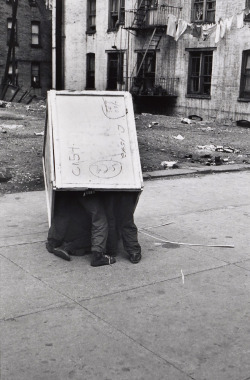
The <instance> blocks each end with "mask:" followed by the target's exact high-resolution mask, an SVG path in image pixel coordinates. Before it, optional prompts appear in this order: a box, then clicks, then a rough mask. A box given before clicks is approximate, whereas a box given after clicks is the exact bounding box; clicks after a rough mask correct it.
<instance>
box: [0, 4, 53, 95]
mask: <svg viewBox="0 0 250 380" xmlns="http://www.w3.org/2000/svg"><path fill="white" fill-rule="evenodd" d="M0 15H1V16H0V17H1V23H0V51H1V56H0V78H1V79H2V77H3V74H4V69H5V63H6V58H7V52H8V46H7V18H9V17H10V18H11V17H12V6H11V4H8V3H6V2H5V0H2V1H1V3H0ZM32 21H38V22H40V36H41V44H40V47H32V46H31V22H32ZM51 30H52V23H51V11H50V10H48V9H46V6H45V1H44V0H37V6H36V7H31V6H30V4H29V1H28V0H21V1H20V0H19V2H18V10H17V42H18V44H17V46H16V48H15V56H16V61H17V65H18V86H20V87H21V88H22V89H23V90H29V89H30V87H31V62H33V61H35V62H39V63H40V88H36V89H33V88H32V89H31V93H32V94H36V95H39V96H46V92H47V90H49V89H50V88H51V73H52V67H51V66H52V65H51V38H52V36H51Z"/></svg>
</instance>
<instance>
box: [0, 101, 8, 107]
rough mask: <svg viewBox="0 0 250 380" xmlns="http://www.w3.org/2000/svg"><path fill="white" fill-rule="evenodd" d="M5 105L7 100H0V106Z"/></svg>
mask: <svg viewBox="0 0 250 380" xmlns="http://www.w3.org/2000/svg"><path fill="white" fill-rule="evenodd" d="M6 105H7V102H4V101H3V100H0V108H5V107H6Z"/></svg>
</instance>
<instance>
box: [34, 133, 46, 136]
mask: <svg viewBox="0 0 250 380" xmlns="http://www.w3.org/2000/svg"><path fill="white" fill-rule="evenodd" d="M34 135H36V136H44V132H35V133H34Z"/></svg>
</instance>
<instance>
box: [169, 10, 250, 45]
mask: <svg viewBox="0 0 250 380" xmlns="http://www.w3.org/2000/svg"><path fill="white" fill-rule="evenodd" d="M249 13H250V9H249V8H245V9H243V10H242V11H241V12H240V13H236V14H234V15H233V16H231V17H228V18H226V19H224V20H223V19H222V18H220V19H219V20H218V22H217V23H216V24H214V23H212V24H204V25H198V24H196V23H188V22H187V21H185V20H183V19H177V17H176V16H175V15H173V14H169V16H168V24H167V31H166V34H167V35H169V36H171V37H173V38H174V39H175V41H178V40H179V38H180V37H181V36H182V35H183V34H186V33H189V34H191V35H192V36H193V37H197V38H202V39H203V41H205V40H206V39H208V38H209V37H210V35H211V34H212V33H213V32H215V43H218V42H219V41H220V40H221V39H222V38H224V36H225V34H226V33H227V32H229V31H230V30H231V28H232V24H233V22H234V20H235V19H236V28H237V29H241V28H243V27H244V16H245V15H249Z"/></svg>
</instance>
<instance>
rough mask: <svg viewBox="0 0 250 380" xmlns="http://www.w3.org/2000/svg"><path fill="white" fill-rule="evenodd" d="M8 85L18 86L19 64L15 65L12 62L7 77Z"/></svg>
mask: <svg viewBox="0 0 250 380" xmlns="http://www.w3.org/2000/svg"><path fill="white" fill-rule="evenodd" d="M7 83H9V84H12V85H14V86H17V85H18V69H17V62H15V63H13V62H10V64H9V68H8V75H7Z"/></svg>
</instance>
